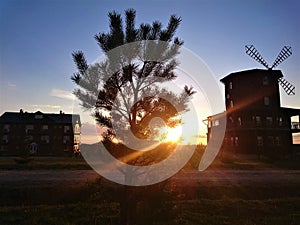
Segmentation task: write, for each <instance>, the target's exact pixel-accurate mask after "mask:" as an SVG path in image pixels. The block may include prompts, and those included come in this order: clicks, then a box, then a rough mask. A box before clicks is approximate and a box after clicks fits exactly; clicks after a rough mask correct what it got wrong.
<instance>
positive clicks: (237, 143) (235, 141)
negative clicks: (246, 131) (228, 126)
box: [234, 137, 239, 146]
mask: <svg viewBox="0 0 300 225" xmlns="http://www.w3.org/2000/svg"><path fill="white" fill-rule="evenodd" d="M234 145H235V146H239V137H235V139H234Z"/></svg>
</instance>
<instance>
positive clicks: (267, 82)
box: [262, 76, 269, 86]
mask: <svg viewBox="0 0 300 225" xmlns="http://www.w3.org/2000/svg"><path fill="white" fill-rule="evenodd" d="M262 83H263V85H265V86H266V85H268V84H269V78H268V77H267V76H265V77H264V78H263V82H262Z"/></svg>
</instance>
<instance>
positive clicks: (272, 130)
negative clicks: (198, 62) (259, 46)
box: [207, 45, 300, 157]
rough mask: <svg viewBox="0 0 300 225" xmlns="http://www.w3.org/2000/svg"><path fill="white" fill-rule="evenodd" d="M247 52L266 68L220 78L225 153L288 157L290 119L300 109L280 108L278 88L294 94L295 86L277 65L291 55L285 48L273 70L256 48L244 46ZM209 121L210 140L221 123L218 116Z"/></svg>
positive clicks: (297, 113)
mask: <svg viewBox="0 0 300 225" xmlns="http://www.w3.org/2000/svg"><path fill="white" fill-rule="evenodd" d="M245 49H246V53H247V54H248V55H249V56H250V57H252V58H253V59H255V60H256V61H258V62H259V63H260V64H262V65H263V66H264V67H265V68H266V69H252V70H245V71H239V72H234V73H231V74H229V75H227V76H226V77H224V78H222V79H221V82H222V83H223V84H224V86H225V105H226V118H227V123H226V132H225V137H224V140H223V146H222V148H223V151H227V152H231V153H243V154H258V155H259V156H260V155H268V156H271V157H273V156H274V157H275V156H281V155H285V154H289V153H290V152H291V149H292V145H293V140H292V133H294V132H300V126H299V127H298V129H292V128H291V117H292V116H295V115H298V116H299V115H300V110H298V109H291V108H283V107H281V105H280V92H279V85H281V86H282V88H283V89H284V91H285V92H286V93H287V94H288V95H295V86H294V85H292V84H291V83H290V82H288V81H287V80H286V79H284V78H283V74H282V72H281V71H280V70H273V69H274V68H275V67H276V66H278V65H279V64H280V63H282V62H283V61H284V60H286V59H287V58H288V57H289V56H291V55H292V50H291V47H287V46H284V47H283V48H282V50H281V51H280V53H279V55H278V56H277V58H276V59H275V61H274V63H273V64H272V66H271V67H269V65H268V63H267V62H266V61H265V60H264V58H263V57H262V56H261V55H260V53H259V52H258V51H257V50H256V49H255V47H254V46H253V45H246V46H245ZM207 120H208V139H209V135H210V130H211V126H216V125H217V124H219V123H218V122H216V121H215V120H217V116H216V115H213V116H210V117H208V118H207Z"/></svg>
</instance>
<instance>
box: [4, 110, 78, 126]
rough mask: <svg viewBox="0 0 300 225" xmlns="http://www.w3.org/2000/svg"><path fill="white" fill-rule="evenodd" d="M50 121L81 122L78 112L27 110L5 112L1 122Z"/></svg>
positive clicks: (62, 122)
mask: <svg viewBox="0 0 300 225" xmlns="http://www.w3.org/2000/svg"><path fill="white" fill-rule="evenodd" d="M41 119H42V120H43V121H48V122H50V123H57V124H66V123H75V122H76V121H78V123H80V116H79V115H78V114H64V113H59V114H54V113H52V114H51V113H42V112H40V111H37V112H35V113H27V112H23V111H20V112H5V113H3V114H2V115H1V116H0V123H31V122H32V123H35V122H38V121H40V120H41Z"/></svg>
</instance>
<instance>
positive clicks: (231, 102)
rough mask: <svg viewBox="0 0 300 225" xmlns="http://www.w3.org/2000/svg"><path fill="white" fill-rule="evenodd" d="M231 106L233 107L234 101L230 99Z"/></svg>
mask: <svg viewBox="0 0 300 225" xmlns="http://www.w3.org/2000/svg"><path fill="white" fill-rule="evenodd" d="M230 107H231V108H233V101H232V100H231V101H230Z"/></svg>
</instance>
